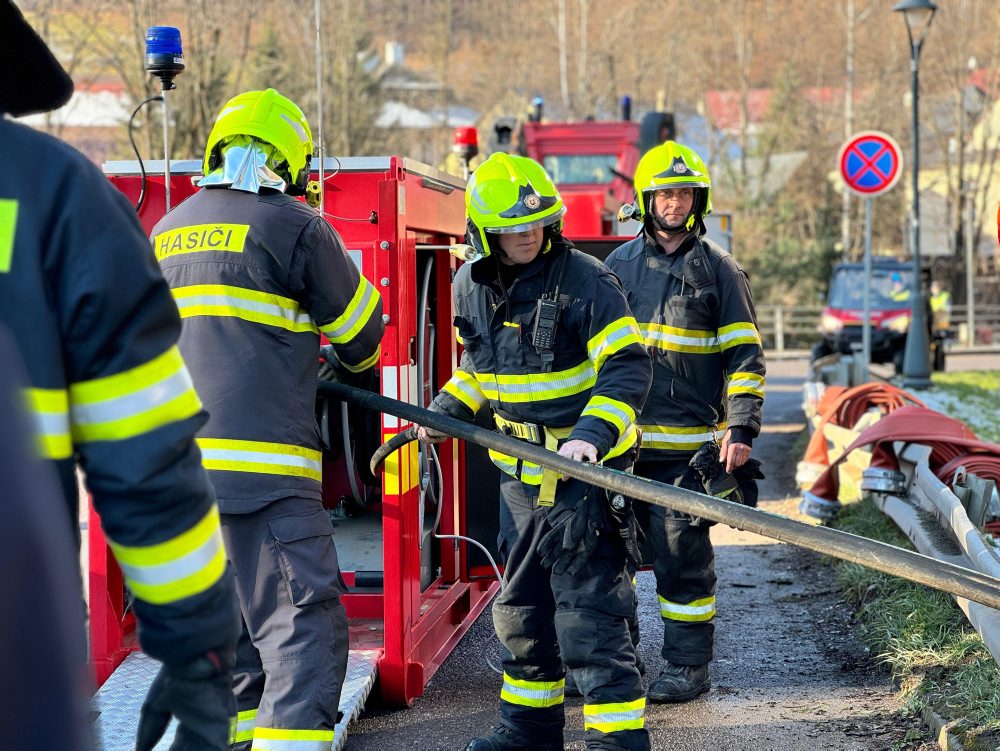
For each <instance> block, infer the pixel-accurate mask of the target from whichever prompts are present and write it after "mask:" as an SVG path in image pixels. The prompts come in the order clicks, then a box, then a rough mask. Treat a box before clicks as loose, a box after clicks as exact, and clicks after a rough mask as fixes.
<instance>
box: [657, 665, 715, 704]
mask: <svg viewBox="0 0 1000 751" xmlns="http://www.w3.org/2000/svg"><path fill="white" fill-rule="evenodd" d="M711 687H712V676H710V675H709V673H708V665H707V664H706V665H675V664H674V663H672V662H667V663H666V664H664V666H663V669H662V670H661V671H660V677H659V678H657V679H656V680H655V681H653V684H652V685H651V686H650V687H649V691H647V692H646V698H647V699H649V700H650V701H652V702H656V703H658V704H663V703H666V702H679V701H690V700H691V699H693V698H694V697H696V696H698V695H699V694H703V693H705V692H706V691H708V689H710V688H711Z"/></svg>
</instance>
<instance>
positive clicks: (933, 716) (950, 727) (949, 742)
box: [920, 706, 965, 751]
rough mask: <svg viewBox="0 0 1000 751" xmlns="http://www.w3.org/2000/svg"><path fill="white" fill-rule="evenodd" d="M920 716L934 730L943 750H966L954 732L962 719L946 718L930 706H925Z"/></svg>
mask: <svg viewBox="0 0 1000 751" xmlns="http://www.w3.org/2000/svg"><path fill="white" fill-rule="evenodd" d="M920 717H921V719H923V721H924V723H925V724H926V725H927V727H929V728H930V729H931V730H932V731H933V732H934V736H935V739H936V740H937V742H938V745H939V746H941V751H965V746H963V745H962V741H960V740H959V738H958V735H957V734H956V733H955V732H954V731H955V730H956V729H957V728H958V727H959V725H960V724H961V722H962V721H961V720H945V719H944V718H943V717H942V716H941V715H939V714H938V713H937V712H935V711H934V710H933V709H931V708H930V707H927V706H925V707H924V708H923V710H922V711H921V712H920Z"/></svg>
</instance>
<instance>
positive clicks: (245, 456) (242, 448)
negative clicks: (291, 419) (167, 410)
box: [198, 438, 323, 481]
mask: <svg viewBox="0 0 1000 751" xmlns="http://www.w3.org/2000/svg"><path fill="white" fill-rule="evenodd" d="M198 447H199V448H200V449H201V456H202V464H203V465H204V466H205V469H211V470H218V471H224V472H255V473H258V474H264V475H289V476H292V477H307V478H309V479H310V480H317V481H320V480H322V479H323V474H322V472H323V462H322V454H321V453H320V452H319V451H317V450H316V449H309V448H305V447H304V446H294V445H291V444H287V443H265V442H263V441H237V440H231V439H228V438H199V439H198Z"/></svg>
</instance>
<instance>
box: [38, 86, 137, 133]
mask: <svg viewBox="0 0 1000 751" xmlns="http://www.w3.org/2000/svg"><path fill="white" fill-rule="evenodd" d="M131 114H132V109H131V107H130V100H129V98H128V95H127V94H126V93H125V86H124V85H123V84H121V83H119V82H117V81H96V82H95V81H85V82H78V83H76V84H75V86H74V90H73V96H72V97H70V100H69V102H67V103H66V104H65V105H64V106H63V107H60V108H59V109H57V110H55V111H54V112H48V113H40V114H37V115H29V116H27V117H22V118H20V122H23V123H24V124H26V125H30V126H32V127H36V128H37V127H46V126H54V127H71V128H110V127H117V126H119V125H124V124H125V123H127V122H128V118H129V115H131Z"/></svg>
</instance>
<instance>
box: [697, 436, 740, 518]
mask: <svg viewBox="0 0 1000 751" xmlns="http://www.w3.org/2000/svg"><path fill="white" fill-rule="evenodd" d="M688 466H690V467H691V468H692V469H693V470H694V471H695V472H696V473H697V474H698V477H700V478H701V484H702V485H704V486H705V492H706V493H707V494H708V495H712V496H715V497H716V498H722V499H724V500H727V501H733V502H734V503H743V502H744V499H743V491H742V490H741V489H740V484H739V483H738V482H737V481H736V478H735V477H733V475H731V474H729V473H728V472H726V467H725V465H723V463H722V462H720V461H719V446H718V444H716V443H715V442H713V441H706V442H705V443H703V444H701V448H699V449H698V450H697V451H696V452H695V455H694V456H692V457H691V461H690V462H688Z"/></svg>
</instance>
